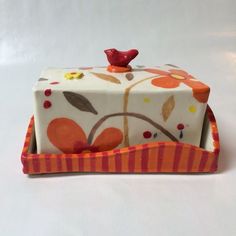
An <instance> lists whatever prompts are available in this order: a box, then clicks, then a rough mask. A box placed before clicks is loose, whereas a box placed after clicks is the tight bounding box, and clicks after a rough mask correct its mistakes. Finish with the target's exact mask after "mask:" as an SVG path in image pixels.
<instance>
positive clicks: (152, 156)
mask: <svg viewBox="0 0 236 236" xmlns="http://www.w3.org/2000/svg"><path fill="white" fill-rule="evenodd" d="M157 156H158V148H150V149H149V162H148V172H156V171H157Z"/></svg>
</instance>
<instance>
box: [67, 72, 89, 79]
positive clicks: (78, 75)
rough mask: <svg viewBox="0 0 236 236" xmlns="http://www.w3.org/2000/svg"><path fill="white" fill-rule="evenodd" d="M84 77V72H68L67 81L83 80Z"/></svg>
mask: <svg viewBox="0 0 236 236" xmlns="http://www.w3.org/2000/svg"><path fill="white" fill-rule="evenodd" d="M83 76H84V74H83V73H82V72H68V73H66V74H65V78H66V79H67V80H73V79H82V77H83Z"/></svg>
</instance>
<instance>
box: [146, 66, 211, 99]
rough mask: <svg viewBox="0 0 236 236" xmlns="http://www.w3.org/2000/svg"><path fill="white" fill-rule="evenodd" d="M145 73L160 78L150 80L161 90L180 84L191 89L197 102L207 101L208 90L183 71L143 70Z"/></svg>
mask: <svg viewBox="0 0 236 236" xmlns="http://www.w3.org/2000/svg"><path fill="white" fill-rule="evenodd" d="M145 71H147V72H150V73H153V74H158V75H160V76H161V77H158V78H155V79H152V84H153V85H154V86H157V87H161V88H167V89H168V88H169V89H171V88H177V87H179V85H180V84H181V83H184V84H186V85H187V86H189V87H190V88H192V91H193V96H194V98H196V99H197V100H198V101H199V102H201V103H205V102H207V100H208V96H209V92H210V88H209V87H208V86H206V85H205V84H203V83H202V82H200V81H198V80H196V79H194V77H193V76H192V75H190V74H188V73H187V72H185V71H183V70H178V69H170V70H168V71H163V70H159V69H156V68H155V69H145Z"/></svg>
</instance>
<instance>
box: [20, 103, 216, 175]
mask: <svg viewBox="0 0 236 236" xmlns="http://www.w3.org/2000/svg"><path fill="white" fill-rule="evenodd" d="M219 151H220V145H219V135H218V130H217V125H216V120H215V117H214V115H213V112H212V110H211V109H210V107H209V106H208V108H207V111H206V116H205V121H204V127H203V134H202V140H201V147H197V146H193V145H189V144H186V143H180V142H152V143H146V144H141V145H135V146H131V147H127V148H121V149H115V150H111V151H106V152H97V153H84V154H36V145H35V136H34V119H33V118H31V120H30V124H29V127H28V130H27V134H26V138H25V143H24V148H23V151H22V155H21V162H22V164H23V172H24V173H25V174H43V173H60V172H62V173H63V172H64V173H65V172H90V173H95V172H97V173H201V172H205V173H207V172H208V173H211V172H215V171H216V170H217V163H218V156H219Z"/></svg>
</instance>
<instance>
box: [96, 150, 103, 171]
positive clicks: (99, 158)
mask: <svg viewBox="0 0 236 236" xmlns="http://www.w3.org/2000/svg"><path fill="white" fill-rule="evenodd" d="M96 172H102V156H101V155H98V154H96Z"/></svg>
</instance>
